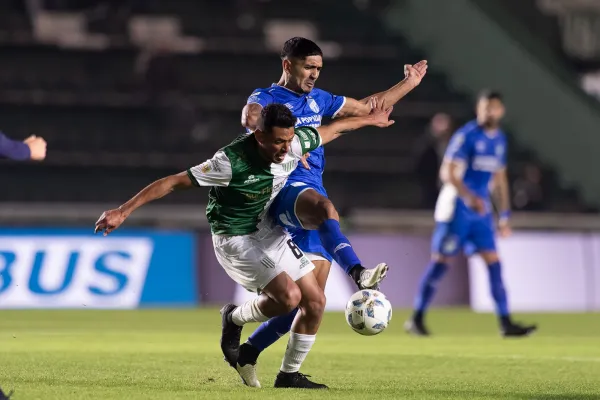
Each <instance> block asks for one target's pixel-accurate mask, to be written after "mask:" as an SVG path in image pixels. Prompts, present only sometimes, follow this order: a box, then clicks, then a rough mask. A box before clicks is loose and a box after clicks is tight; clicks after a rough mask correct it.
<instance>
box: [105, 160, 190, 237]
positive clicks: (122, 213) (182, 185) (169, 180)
mask: <svg viewBox="0 0 600 400" xmlns="http://www.w3.org/2000/svg"><path fill="white" fill-rule="evenodd" d="M192 186H193V183H192V180H191V178H190V177H189V175H188V173H187V171H184V172H181V173H179V174H176V175H171V176H167V177H165V178H162V179H159V180H157V181H155V182H153V183H151V184H150V185H148V186H146V187H145V188H144V189H142V190H141V191H140V192H139V193H138V194H136V195H135V196H133V197H132V198H131V199H130V200H129V201H127V202H126V203H124V204H123V205H122V206H120V207H119V208H115V209H113V210H108V211H105V212H103V213H102V215H101V216H100V218H99V219H98V221H96V227H95V229H94V233H98V232H103V233H104V236H106V235H108V234H109V233H111V232H112V231H114V230H115V229H117V228H118V227H119V226H120V225H121V224H122V223H123V222H124V221H125V219H127V217H129V215H130V214H131V213H132V212H133V211H135V210H136V209H138V208H140V207H141V206H143V205H144V204H146V203H150V202H151V201H154V200H157V199H160V198H161V197H164V196H166V195H167V194H169V193H171V192H173V191H175V190H180V189H187V188H190V187H192Z"/></svg>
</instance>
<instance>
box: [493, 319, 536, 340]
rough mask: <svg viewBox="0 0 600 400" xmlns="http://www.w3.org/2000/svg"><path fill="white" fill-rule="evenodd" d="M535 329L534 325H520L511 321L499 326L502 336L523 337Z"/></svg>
mask: <svg viewBox="0 0 600 400" xmlns="http://www.w3.org/2000/svg"><path fill="white" fill-rule="evenodd" d="M536 330H537V326H536V325H520V324H516V323H513V322H511V323H509V324H506V325H504V326H502V328H500V333H501V334H502V336H504V337H523V336H529V335H531V334H532V333H534V332H535V331H536Z"/></svg>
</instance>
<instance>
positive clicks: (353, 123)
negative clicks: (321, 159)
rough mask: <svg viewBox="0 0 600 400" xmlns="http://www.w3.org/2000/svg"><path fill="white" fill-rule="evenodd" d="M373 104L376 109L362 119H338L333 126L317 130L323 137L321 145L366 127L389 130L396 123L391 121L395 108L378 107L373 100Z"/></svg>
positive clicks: (383, 105)
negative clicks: (391, 114)
mask: <svg viewBox="0 0 600 400" xmlns="http://www.w3.org/2000/svg"><path fill="white" fill-rule="evenodd" d="M372 104H373V106H374V108H373V109H372V111H371V113H370V114H367V115H365V116H361V117H349V118H342V119H336V120H334V121H333V122H332V123H331V124H328V125H324V126H321V127H319V128H317V130H318V131H319V135H320V136H321V144H322V145H325V144H327V143H329V142H331V141H333V140H335V139H337V138H339V137H340V136H342V135H343V134H344V133H347V132H350V131H353V130H356V129H360V128H363V127H365V126H377V127H380V128H387V127H388V126H390V125H392V124H393V123H394V120H391V119H389V117H390V113H391V112H392V109H393V107H389V108H384V107H385V103H382V105H381V107H377V102H376V100H375V99H372Z"/></svg>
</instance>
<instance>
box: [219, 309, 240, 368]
mask: <svg viewBox="0 0 600 400" xmlns="http://www.w3.org/2000/svg"><path fill="white" fill-rule="evenodd" d="M235 308H236V305H235V304H226V305H225V306H223V308H221V311H220V312H221V351H222V352H223V356H225V361H226V362H227V363H228V364H229V365H231V366H232V367H233V368H235V364H236V363H237V360H238V356H239V354H240V338H241V337H242V327H241V326H237V325H236V324H234V323H233V321H232V320H231V313H232V312H233V310H235Z"/></svg>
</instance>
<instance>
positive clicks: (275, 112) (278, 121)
mask: <svg viewBox="0 0 600 400" xmlns="http://www.w3.org/2000/svg"><path fill="white" fill-rule="evenodd" d="M295 124H296V118H295V117H294V116H293V115H292V112H291V111H290V109H289V108H287V107H286V106H285V105H283V104H278V103H271V104H269V105H267V106H266V107H264V108H263V109H262V111H261V112H260V122H259V128H260V130H261V131H263V132H267V133H271V131H272V130H273V128H274V127H278V128H292V127H294V125H295Z"/></svg>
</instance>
